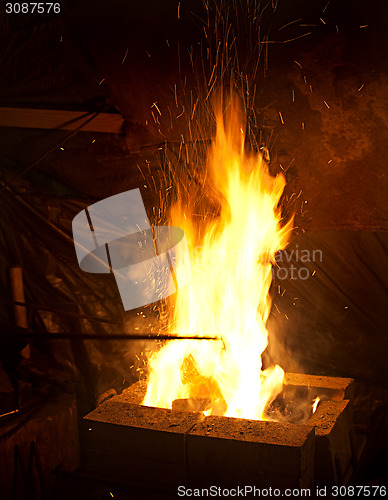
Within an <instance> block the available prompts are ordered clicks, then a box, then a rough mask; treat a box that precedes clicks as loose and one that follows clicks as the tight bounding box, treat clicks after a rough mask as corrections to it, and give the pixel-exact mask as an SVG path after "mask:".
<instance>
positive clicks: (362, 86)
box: [357, 83, 365, 92]
mask: <svg viewBox="0 0 388 500" xmlns="http://www.w3.org/2000/svg"><path fill="white" fill-rule="evenodd" d="M364 86H365V83H363V84H362V85H361V87H360V88H359V89H358V90H357V92H360V90H362V89H363V88H364Z"/></svg>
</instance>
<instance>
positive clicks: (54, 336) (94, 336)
mask: <svg viewBox="0 0 388 500" xmlns="http://www.w3.org/2000/svg"><path fill="white" fill-rule="evenodd" d="M2 337H3V338H4V337H7V339H9V338H12V339H18V338H24V339H36V340H39V339H50V340H222V339H221V338H219V337H207V336H199V335H179V334H176V333H172V334H164V333H163V334H160V335H155V334H149V335H148V334H138V333H111V334H109V333H102V334H100V333H64V332H59V333H49V332H41V333H40V332H30V331H28V330H26V331H25V332H22V331H21V329H18V330H17V331H15V332H12V334H8V335H4V333H3V334H1V333H0V341H1V338H2Z"/></svg>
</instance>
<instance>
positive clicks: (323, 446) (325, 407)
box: [309, 400, 354, 485]
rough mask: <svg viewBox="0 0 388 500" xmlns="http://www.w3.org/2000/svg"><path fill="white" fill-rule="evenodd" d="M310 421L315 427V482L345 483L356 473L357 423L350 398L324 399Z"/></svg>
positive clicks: (319, 483) (323, 483)
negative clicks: (354, 465)
mask: <svg viewBox="0 0 388 500" xmlns="http://www.w3.org/2000/svg"><path fill="white" fill-rule="evenodd" d="M309 424H311V425H313V426H314V427H315V436H316V437H315V447H316V451H315V483H316V484H318V485H325V484H344V483H346V481H347V480H348V479H349V476H350V475H351V473H352V446H351V439H352V433H353V432H354V431H353V426H352V421H351V408H350V405H349V401H346V400H343V401H322V402H321V403H320V404H319V405H318V407H317V411H316V412H315V413H314V414H313V415H312V417H311V418H310V420H309Z"/></svg>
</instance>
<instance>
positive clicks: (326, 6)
mask: <svg viewBox="0 0 388 500" xmlns="http://www.w3.org/2000/svg"><path fill="white" fill-rule="evenodd" d="M329 3H330V0H329V1H328V2H327V4H326V5H325V8H324V9H323V11H322V12H323V13H324V12H325V11H326V9H327V8H328V6H329Z"/></svg>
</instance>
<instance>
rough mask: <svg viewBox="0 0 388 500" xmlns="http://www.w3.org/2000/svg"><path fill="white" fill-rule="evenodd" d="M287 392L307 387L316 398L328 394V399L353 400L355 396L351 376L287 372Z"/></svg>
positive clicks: (285, 386)
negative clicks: (325, 375)
mask: <svg viewBox="0 0 388 500" xmlns="http://www.w3.org/2000/svg"><path fill="white" fill-rule="evenodd" d="M284 389H285V392H286V393H287V392H290V391H291V390H295V389H299V390H301V389H306V390H309V391H310V392H311V397H312V399H314V398H315V397H317V396H320V397H322V396H326V397H327V398H328V399H331V400H335V401H340V400H342V399H347V400H352V399H353V397H354V381H353V379H351V378H343V377H324V376H318V375H307V374H304V373H286V374H285V377H284Z"/></svg>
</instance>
